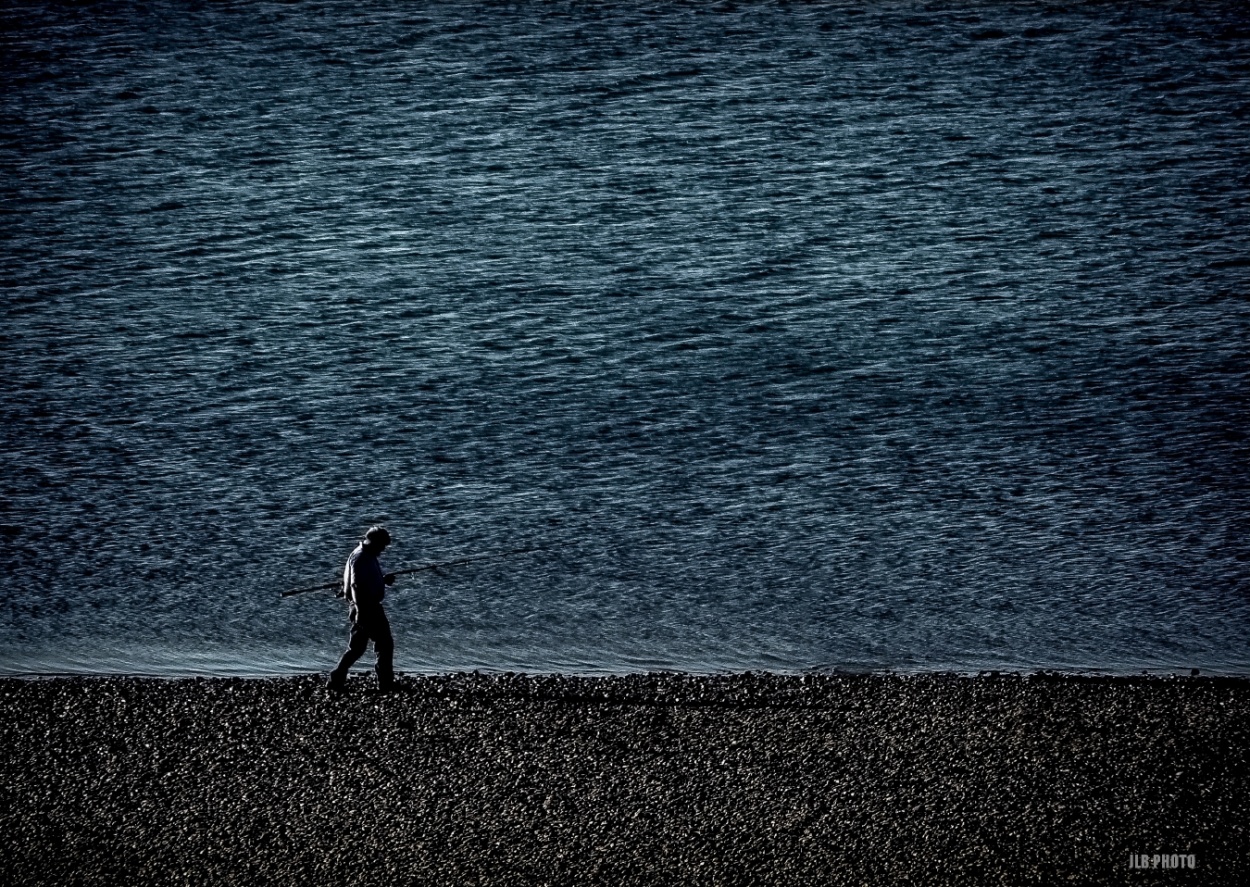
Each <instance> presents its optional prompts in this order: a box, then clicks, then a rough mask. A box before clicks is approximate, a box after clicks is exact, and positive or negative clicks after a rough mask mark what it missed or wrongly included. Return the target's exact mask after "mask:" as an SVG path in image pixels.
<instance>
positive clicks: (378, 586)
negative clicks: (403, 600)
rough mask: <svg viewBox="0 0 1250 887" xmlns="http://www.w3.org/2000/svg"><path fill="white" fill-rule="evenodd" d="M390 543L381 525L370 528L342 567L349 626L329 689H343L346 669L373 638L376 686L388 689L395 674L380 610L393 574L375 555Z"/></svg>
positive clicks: (391, 644) (388, 627)
mask: <svg viewBox="0 0 1250 887" xmlns="http://www.w3.org/2000/svg"><path fill="white" fill-rule="evenodd" d="M390 544H391V534H390V533H388V532H387V531H386V528H385V527H370V528H369V532H367V533H365V538H364V539H362V540H361V541H360V544H359V545H357V546H356V548H355V549H354V550H353V551H352V553H351V554H350V555H349V556H348V558H347V565H346V566H345V567H343V592H342V595H341V596H342V597H345V598H347V600H348V607H347V616H348V618H349V619H350V620H351V623H352V627H351V632H350V633H349V635H348V639H347V651H346V652H345V653H344V654H343V656H342V658H341V659H339V664H338V665H336V666H335V667H334V671H332V672H330V681H329V685H328V686H329V687H330V689H331V690H342V689H343V688H344V686H345V685H346V682H347V672H348V670H349V669H351V667H352V665H353V664H354V663H355V662H356V660H357V659H359V658H360V657H361V656H363V655H364V652H365V650H366V649H368V647H369V642H370V641H373V652H374V655H376V656H377V658H378V661H377V665H375V666H374V670H375V671H376V672H377V675H378V689H379V690H383V691H385V690H389V689H391V686H392V685H393V684H394V681H395V673H394V671H393V669H392V665H391V663H392V659H393V657H394V653H395V641H394V640H393V639H392V638H391V624H390V623H389V622H387V621H386V611H385V610H383V609H382V599H383V598H385V597H386V586H388V585H390V584H391V583H392V582H394V581H395V574H394V573H383V572H382V565H381V564H379V563H378V555H380V554H381V553H382V552H383V551H385V550H386V546H388V545H390Z"/></svg>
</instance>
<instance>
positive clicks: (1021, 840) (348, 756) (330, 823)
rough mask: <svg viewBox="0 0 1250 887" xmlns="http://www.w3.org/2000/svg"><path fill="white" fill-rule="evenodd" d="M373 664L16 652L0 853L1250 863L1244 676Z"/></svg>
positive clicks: (1062, 867)
mask: <svg viewBox="0 0 1250 887" xmlns="http://www.w3.org/2000/svg"><path fill="white" fill-rule="evenodd" d="M366 687H367V684H366V683H365V682H364V680H363V679H360V678H357V679H353V681H352V682H351V684H350V685H349V690H348V692H347V693H345V694H342V695H332V694H330V693H328V692H327V691H326V690H325V689H324V688H323V686H322V679H321V678H314V677H299V678H282V679H264V680H242V679H239V680H234V679H194V680H191V679H189V680H161V679H148V678H54V679H0V705H2V706H3V710H2V715H3V716H2V718H0V731H2V732H3V748H4V750H5V752H4V753H5V770H4V779H3V784H2V788H0V811H2V812H0V815H2V816H3V823H2V828H0V848H2V853H3V856H2V858H3V861H4V867H5V870H6V876H5V880H6V881H7V883H11V884H22V885H25V884H57V885H63V884H84V885H89V884H110V885H111V884H116V883H126V884H132V885H144V884H159V885H162V887H165V885H171V884H195V885H203V884H239V885H254V884H293V885H294V884H299V885H310V884H311V885H321V884H334V885H338V884H346V883H351V884H353V885H368V884H385V885H396V884H437V885H451V884H507V885H516V884H579V885H580V884H611V885H614V887H623V885H630V884H663V885H668V884H727V885H733V884H744V885H746V884H768V885H773V884H782V885H784V884H794V885H804V887H807V885H824V884H835V885H836V884H856V885H858V884H923V885H942V884H958V885H967V884H1006V885H1024V884H1061V883H1062V884H1069V883H1072V884H1144V883H1173V882H1175V883H1179V882H1182V881H1183V882H1184V883H1206V884H1230V883H1237V882H1238V881H1240V882H1242V883H1250V880H1248V878H1250V862H1248V853H1247V851H1248V850H1250V791H1248V788H1250V776H1248V774H1250V767H1247V761H1246V758H1247V748H1250V679H1244V678H1207V677H1187V678H1157V677H1155V678H1150V677H1142V678H1108V677H1100V678H1089V677H1078V676H1071V675H1067V676H1062V675H1048V674H1042V675H1001V676H990V675H985V676H980V677H962V676H955V675H921V676H900V675H809V676H802V677H800V676H778V675H767V674H740V675H720V676H693V675H676V674H651V675H629V676H621V677H607V678H583V677H571V676H524V675H512V674H476V673H475V674H458V675H448V676H430V677H416V676H405V677H403V678H402V680H401V686H400V690H399V691H398V692H395V693H392V694H388V695H376V694H373V693H370V692H368V691H367V690H366ZM1191 862H1192V864H1193V865H1194V868H1192V869H1190V868H1188V867H1185V868H1169V869H1166V870H1165V869H1163V868H1162V867H1161V866H1163V865H1167V866H1171V865H1172V864H1176V865H1178V866H1188V864H1189V863H1191ZM1152 864H1153V865H1154V866H1156V867H1155V868H1150V866H1152ZM1141 865H1145V866H1147V867H1148V868H1145V869H1143V868H1141Z"/></svg>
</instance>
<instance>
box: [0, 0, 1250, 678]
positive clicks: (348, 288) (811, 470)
mask: <svg viewBox="0 0 1250 887" xmlns="http://www.w3.org/2000/svg"><path fill="white" fill-rule="evenodd" d="M0 35H2V36H0V120H2V121H3V124H2V126H0V277H2V279H3V288H2V289H0V306H2V309H0V310H2V312H3V324H2V326H0V354H2V355H3V366H4V371H3V377H2V381H0V453H2V458H3V466H2V467H3V471H2V473H0V523H2V525H3V526H2V530H3V535H0V543H2V545H3V548H2V550H3V563H2V567H3V573H2V575H3V577H4V580H3V585H2V587H3V591H4V593H3V605H2V606H0V672H10V673H11V672H88V673H95V672H139V673H156V674H170V675H181V674H284V673H292V672H306V671H312V670H317V669H322V670H324V669H326V668H328V667H329V665H330V664H331V663H332V662H333V661H334V660H335V658H336V657H337V656H338V654H339V652H340V651H341V649H342V647H343V644H344V641H345V637H346V634H345V622H344V614H343V609H342V605H341V603H340V602H338V601H335V600H334V599H333V597H332V596H331V595H330V594H329V593H322V594H309V595H303V596H299V597H293V598H287V599H282V598H280V597H279V592H281V591H282V590H284V589H288V588H293V587H298V586H301V585H306V584H314V583H317V582H324V581H329V580H332V579H334V578H335V576H336V575H337V573H338V572H339V570H340V569H341V565H342V562H343V559H344V558H345V557H346V555H347V554H348V552H349V551H350V549H351V548H352V546H353V545H354V544H355V541H356V539H357V538H358V537H359V536H360V534H362V533H363V531H364V530H365V529H366V528H367V527H368V526H369V525H371V524H374V523H385V524H387V526H388V527H389V528H390V529H391V532H392V534H393V535H394V536H395V538H396V543H395V545H394V546H393V547H392V548H391V549H390V550H389V551H388V552H387V556H386V557H385V559H384V562H385V563H386V565H387V566H388V567H390V568H398V567H402V566H411V565H417V564H420V563H423V562H426V561H430V560H442V559H449V558H456V557H459V556H462V555H468V554H475V553H479V552H493V551H500V550H506V549H512V548H517V547H521V546H539V547H540V550H539V551H535V552H532V553H529V554H524V555H516V556H512V557H503V558H498V559H495V560H489V561H482V562H478V563H475V564H470V565H465V566H461V567H456V568H454V569H448V570H445V571H443V572H442V574H441V575H439V574H433V573H427V574H423V575H422V576H421V577H420V578H415V579H408V580H401V582H400V583H399V584H398V585H397V586H396V587H395V589H394V591H393V592H392V595H391V597H390V605H389V611H390V616H391V621H392V623H393V625H394V628H395V633H396V636H397V641H398V655H397V666H398V667H399V668H400V669H401V670H407V671H444V670H453V669H468V668H486V669H511V670H529V671H577V672H621V671H633V670H643V669H685V670H693V671H716V670H739V669H770V670H777V671H791V670H799V669H808V668H825V669H832V668H846V669H902V670H916V669H919V670H925V669H956V670H972V669H983V668H984V669H1004V668H1007V669H1011V668H1020V669H1035V668H1061V669H1078V670H1087V669H1088V670H1099V671H1111V672H1126V671H1137V670H1139V669H1143V668H1144V669H1174V668H1190V667H1200V668H1203V669H1204V670H1210V671H1217V672H1218V671H1223V672H1229V673H1242V674H1244V673H1250V631H1248V629H1250V562H1248V558H1250V543H1248V541H1247V540H1250V526H1248V523H1250V520H1248V517H1247V515H1248V514H1250V509H1248V507H1247V506H1248V505H1250V501H1248V498H1250V497H1248V495H1247V493H1248V489H1250V486H1248V483H1247V467H1248V466H1250V458H1248V456H1250V445H1248V444H1247V437H1246V435H1247V432H1248V431H1250V421H1248V420H1250V353H1248V351H1250V349H1248V346H1247V343H1248V342H1250V233H1248V232H1250V12H1247V9H1246V7H1245V5H1244V4H1241V3H1234V2H1204V3H1138V2H1133V3H1128V2H1125V3H1099V4H1088V5H1086V4H1076V5H1065V4H1058V3H1054V4H1050V3H1026V2H1020V3H971V2H969V3H940V2H939V3H909V2H898V3H867V4H842V3H829V4H786V3H750V2H748V3H740V4H714V3H710V2H708V3H690V4H681V3H675V4H668V3H663V4H654V5H651V4H642V3H636V2H626V3H621V4H606V5H600V4H565V3H554V4H539V3H519V4H507V5H503V4H501V5H495V4H477V3H468V2H464V3H460V2H447V3H421V4H415V3H414V4H403V3H390V2H381V0H356V2H353V3H350V4H344V3H328V2H327V3H299V4H270V3H235V4H226V3H209V4H203V5H200V4H193V3H142V4H118V3H97V4H88V5H77V4H73V5H64V6H59V5H55V4H51V3H47V4H44V3H31V4H28V5H20V4H17V3H14V4H5V6H4V9H3V11H2V12H0ZM370 658H371V657H367V658H366V663H367V661H368V660H369V659H370Z"/></svg>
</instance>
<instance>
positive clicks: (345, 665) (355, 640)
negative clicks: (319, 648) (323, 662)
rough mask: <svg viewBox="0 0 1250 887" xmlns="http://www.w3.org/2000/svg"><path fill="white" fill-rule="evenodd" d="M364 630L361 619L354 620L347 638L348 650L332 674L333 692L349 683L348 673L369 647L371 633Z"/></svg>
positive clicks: (331, 687) (330, 685)
mask: <svg viewBox="0 0 1250 887" xmlns="http://www.w3.org/2000/svg"><path fill="white" fill-rule="evenodd" d="M362 629H363V626H362V625H361V624H360V620H359V618H357V619H353V620H352V627H351V632H350V633H349V634H348V636H347V649H346V650H345V651H344V652H343V655H342V657H341V658H340V659H339V664H338V665H336V666H334V671H332V672H330V681H329V687H330V689H331V690H341V689H343V686H344V684H346V683H347V672H348V671H349V670H350V669H351V667H352V666H353V665H355V664H356V660H357V659H359V658H360V657H361V656H363V655H364V653H365V650H366V649H367V648H368V647H369V633H368V632H367V631H364V630H362Z"/></svg>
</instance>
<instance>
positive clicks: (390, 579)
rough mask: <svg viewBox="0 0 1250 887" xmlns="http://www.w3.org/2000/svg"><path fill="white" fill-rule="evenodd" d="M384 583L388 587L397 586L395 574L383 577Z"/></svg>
mask: <svg viewBox="0 0 1250 887" xmlns="http://www.w3.org/2000/svg"><path fill="white" fill-rule="evenodd" d="M382 581H383V582H384V583H385V584H386V585H394V584H395V574H394V573H387V574H386V575H385V576H383V577H382Z"/></svg>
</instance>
